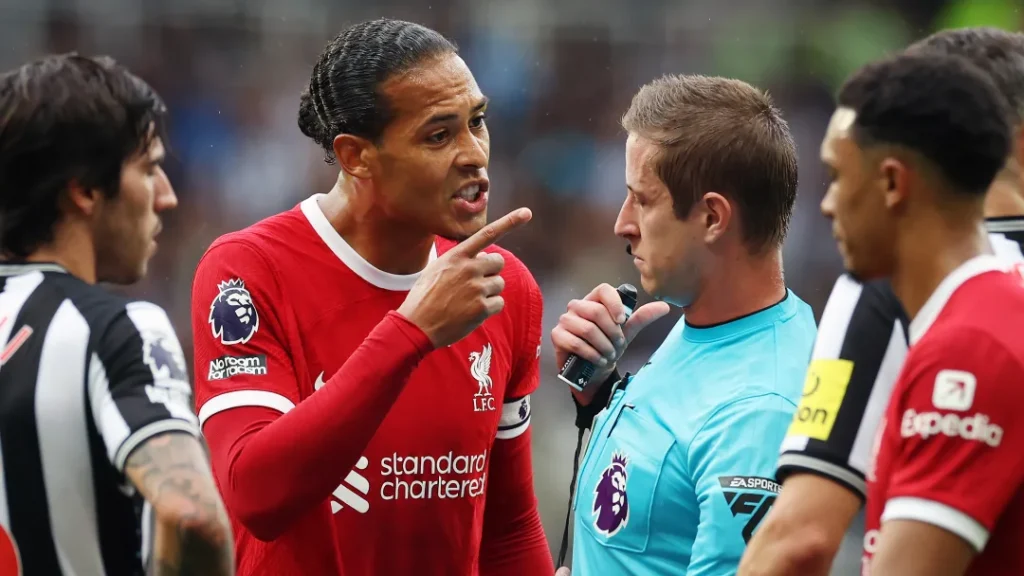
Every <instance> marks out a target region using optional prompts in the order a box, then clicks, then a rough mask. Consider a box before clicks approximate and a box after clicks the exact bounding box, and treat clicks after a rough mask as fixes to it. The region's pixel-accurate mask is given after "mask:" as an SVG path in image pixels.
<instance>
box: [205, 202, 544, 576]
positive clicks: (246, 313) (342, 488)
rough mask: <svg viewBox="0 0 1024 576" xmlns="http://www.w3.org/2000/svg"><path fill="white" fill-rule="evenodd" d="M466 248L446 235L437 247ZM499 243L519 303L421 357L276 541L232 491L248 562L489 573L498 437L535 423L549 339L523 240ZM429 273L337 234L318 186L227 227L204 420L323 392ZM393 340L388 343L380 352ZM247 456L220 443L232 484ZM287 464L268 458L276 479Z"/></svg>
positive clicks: (276, 407)
mask: <svg viewBox="0 0 1024 576" xmlns="http://www.w3.org/2000/svg"><path fill="white" fill-rule="evenodd" d="M452 246H454V243H453V242H450V241H446V240H442V239H440V238H439V239H438V240H437V241H436V243H435V247H434V251H433V253H432V255H431V259H433V258H436V257H437V255H438V254H442V253H444V251H445V250H447V249H449V248H451V247H452ZM488 251H496V252H499V253H501V254H502V255H503V256H504V258H505V268H504V270H503V272H502V276H503V277H504V278H505V281H506V288H505V291H504V292H503V296H504V298H505V302H506V304H505V309H504V310H503V311H502V312H501V313H500V314H498V315H496V316H494V317H492V318H490V319H489V320H487V321H486V322H485V323H484V324H483V325H482V326H481V327H480V328H478V329H477V330H475V331H474V332H473V333H471V334H470V335H469V336H467V337H466V338H464V339H463V340H461V341H459V342H457V343H455V344H453V345H451V346H448V347H446V348H441V349H437V350H433V351H430V352H429V353H427V354H425V355H424V356H423V358H422V360H420V361H419V364H418V365H417V366H416V367H415V369H414V370H413V371H412V373H411V376H410V377H409V379H408V383H407V384H406V385H405V387H404V389H403V390H402V391H401V393H400V395H399V396H398V399H397V401H396V402H395V403H394V404H393V406H392V407H391V408H390V410H389V411H388V412H387V415H386V417H385V418H384V420H383V422H382V423H381V424H380V427H379V428H378V429H377V430H376V432H375V433H373V432H371V434H372V439H371V440H370V442H369V444H368V445H367V446H366V448H365V451H363V452H362V457H361V458H359V459H358V462H357V464H356V466H355V468H354V469H352V470H351V472H349V473H348V475H347V476H346V477H344V478H341V477H339V478H336V479H331V484H330V486H334V485H336V486H337V488H336V489H334V491H333V495H332V496H331V497H330V498H324V499H323V500H322V502H320V504H319V505H315V506H313V508H314V509H313V510H311V511H310V512H309V513H307V514H304V515H302V517H301V518H299V519H298V520H296V521H295V522H294V523H293V524H290V525H289V526H286V527H283V528H282V530H281V534H280V535H279V536H277V537H275V538H273V540H272V541H270V542H263V541H261V540H259V539H258V538H257V537H256V536H254V535H253V534H252V533H250V532H249V531H248V530H246V527H245V526H244V525H243V524H242V523H241V522H239V521H238V517H237V515H236V514H235V513H234V511H233V510H232V505H231V501H230V499H227V498H226V501H227V502H228V508H229V512H232V519H233V523H234V530H235V535H236V548H237V552H236V554H237V559H238V565H239V574H254V575H255V574H271V573H272V574H275V576H277V575H281V576H287V575H290V574H302V575H304V576H316V575H320V574H339V573H340V574H347V575H349V576H351V575H363V574H366V575H369V574H413V573H415V574H460V575H462V574H465V575H469V574H475V573H476V571H477V562H478V556H479V552H480V543H481V533H482V527H483V519H484V501H485V500H484V495H485V493H486V492H487V489H488V485H489V480H488V470H489V467H490V464H491V458H490V456H491V453H492V450H493V448H494V447H495V442H496V440H497V442H502V441H503V440H510V439H513V438H517V437H519V436H520V435H521V434H523V433H524V432H525V431H526V430H527V429H528V426H529V423H530V398H529V394H530V393H531V392H533V390H534V388H535V387H536V385H537V382H538V379H539V375H538V357H539V352H540V338H541V334H540V332H541V330H540V323H541V307H542V300H541V294H540V290H539V288H538V286H537V284H536V281H535V280H534V279H533V277H532V276H531V274H530V273H529V271H528V270H527V269H526V268H525V266H523V264H522V263H521V262H520V261H519V260H518V259H517V258H515V257H514V256H513V255H512V254H510V253H509V252H507V251H504V250H502V249H500V248H496V247H495V248H489V249H488ZM418 276H419V275H418V274H414V275H394V274H389V273H386V272H383V271H381V270H378V269H376V268H374V267H373V266H372V265H370V264H369V263H368V262H367V261H366V260H364V259H363V258H362V257H360V256H359V255H358V254H357V253H356V252H355V251H354V250H353V249H352V248H351V247H350V246H349V245H348V244H347V243H346V242H345V241H344V240H343V239H342V238H341V237H340V236H339V235H338V234H337V232H336V231H335V230H334V228H333V227H332V226H331V224H330V223H329V222H328V220H327V218H326V217H325V216H324V214H323V213H322V211H321V210H320V208H319V205H318V203H317V196H314V197H312V198H310V199H308V200H306V201H304V202H302V203H301V204H300V205H299V206H297V207H296V208H294V209H292V210H290V211H288V212H284V213H282V214H279V215H277V216H273V217H271V218H269V219H266V220H263V221H261V222H259V223H257V224H255V225H253V226H251V227H249V228H247V229H245V230H242V231H240V232H236V233H232V234H228V235H226V236H224V237H222V238H220V239H218V240H217V241H216V242H215V243H214V244H213V245H212V246H211V247H210V249H209V250H208V252H207V253H206V255H205V256H204V257H203V260H202V261H201V263H200V265H199V268H198V270H197V273H196V278H195V283H194V288H193V311H192V314H193V330H194V341H195V369H196V404H197V410H198V412H199V419H200V423H201V425H202V426H203V429H204V433H206V434H207V435H208V436H209V435H210V428H211V426H210V422H211V419H213V421H216V420H217V419H218V418H225V417H226V416H228V415H230V414H231V413H232V411H233V410H234V409H237V408H240V407H260V408H261V409H263V410H266V411H267V412H266V414H267V419H268V420H269V419H273V418H275V417H278V416H280V415H281V414H284V413H287V412H289V411H291V410H294V409H295V407H296V406H298V405H299V404H300V403H308V402H314V403H315V402H317V401H318V394H317V393H318V390H320V389H321V387H323V386H324V385H325V382H327V386H331V385H332V384H333V381H331V382H328V380H329V379H330V377H331V376H332V375H333V374H334V373H335V372H336V371H337V370H338V369H339V367H341V366H342V365H343V364H344V363H345V361H346V360H347V359H348V358H349V357H350V356H351V355H352V354H353V353H354V352H355V351H356V350H357V348H359V347H360V346H361V345H364V340H366V339H367V336H368V334H370V333H371V331H373V330H374V328H375V327H376V326H378V324H380V323H382V319H385V316H386V315H389V313H391V314H392V315H394V313H393V312H392V311H394V310H396V309H397V308H398V307H399V306H400V305H401V303H402V302H403V300H404V299H405V296H406V294H407V291H408V290H409V289H410V288H411V286H412V285H413V283H414V282H415V281H416V279H417V278H418ZM389 320H393V318H391V319H389ZM422 338H425V337H422ZM402 345H403V346H408V343H402ZM387 353H388V349H387V347H386V345H385V347H384V348H381V349H380V352H379V354H387ZM370 364H375V363H370ZM364 368H365V369H368V370H373V366H366V367H364ZM324 391H325V392H326V391H327V390H324ZM281 418H283V416H281ZM210 440H211V446H212V445H213V444H214V441H213V440H214V439H213V438H211V439H210ZM217 440H218V442H220V443H223V442H224V441H225V440H224V439H217ZM230 440H231V441H234V440H233V439H230ZM289 448H290V449H292V450H295V451H302V450H303V446H302V445H294V446H290V447H289ZM215 452H216V451H215ZM233 458H234V456H233V455H232V456H231V457H228V458H224V459H223V460H224V461H218V458H217V456H216V454H215V457H214V471H215V473H216V475H217V479H218V483H220V485H221V490H222V491H225V490H226V489H228V488H230V487H229V486H225V483H226V482H227V481H228V480H227V478H228V474H227V472H226V469H228V468H230V466H232V465H233V464H234V462H233V460H232V459H233ZM276 473H277V472H276V471H275V470H274V469H273V468H269V469H267V470H266V471H265V474H266V475H267V478H268V479H270V478H273V477H274V475H275V474H276ZM527 474H528V472H527ZM527 478H529V476H527ZM268 481H269V480H268ZM530 490H532V486H531V487H530ZM324 496H326V494H324Z"/></svg>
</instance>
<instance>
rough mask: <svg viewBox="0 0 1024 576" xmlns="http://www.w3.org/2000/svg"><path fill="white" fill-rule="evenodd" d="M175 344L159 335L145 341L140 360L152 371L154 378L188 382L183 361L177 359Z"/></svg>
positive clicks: (177, 352)
mask: <svg viewBox="0 0 1024 576" xmlns="http://www.w3.org/2000/svg"><path fill="white" fill-rule="evenodd" d="M176 344H177V343H176V342H173V343H171V342H170V341H169V340H168V339H167V338H165V337H164V336H161V335H157V336H155V337H153V338H146V339H145V343H144V346H145V347H144V348H143V355H142V358H143V360H145V362H146V364H147V365H148V366H149V368H150V370H152V371H153V375H154V376H156V377H166V378H170V379H172V380H181V381H187V380H188V376H187V375H186V374H185V361H184V359H182V358H179V354H180V352H179V349H178V348H177V346H176Z"/></svg>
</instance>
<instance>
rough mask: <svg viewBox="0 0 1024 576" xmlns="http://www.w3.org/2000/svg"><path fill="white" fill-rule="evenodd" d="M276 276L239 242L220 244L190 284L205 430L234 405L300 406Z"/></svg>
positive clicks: (199, 402)
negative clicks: (216, 415) (212, 418)
mask: <svg viewBox="0 0 1024 576" xmlns="http://www.w3.org/2000/svg"><path fill="white" fill-rule="evenodd" d="M275 278H276V274H274V270H273V268H272V267H271V265H270V263H269V262H267V261H266V259H265V258H264V257H263V255H261V254H260V253H259V252H257V251H256V250H255V249H254V248H252V247H250V246H249V245H247V244H245V243H243V242H240V241H228V242H223V243H219V244H216V245H214V246H213V247H212V248H211V249H210V250H209V251H208V252H207V253H206V254H205V255H204V256H203V258H202V260H200V262H199V266H198V268H197V269H196V275H195V279H194V281H193V284H192V334H193V340H194V347H195V373H196V384H195V388H196V409H197V411H198V412H199V422H200V426H204V425H205V424H206V421H207V420H209V419H210V417H212V416H214V415H215V414H219V413H221V412H224V411H226V410H230V409H232V408H239V407H242V406H260V407H263V408H270V409H272V410H274V411H276V412H279V413H282V414H283V413H285V412H287V411H289V410H291V409H292V408H294V407H295V405H296V404H298V402H299V392H298V385H297V384H296V376H295V373H294V370H293V369H292V363H291V360H290V358H289V356H288V353H287V352H286V347H285V346H284V342H285V341H286V332H285V330H284V328H283V326H284V323H285V320H284V318H282V316H281V314H283V313H284V307H283V306H281V305H280V303H281V302H282V297H281V294H280V291H279V289H278V286H277V283H276V279H275Z"/></svg>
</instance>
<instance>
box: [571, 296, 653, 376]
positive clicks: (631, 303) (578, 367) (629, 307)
mask: <svg viewBox="0 0 1024 576" xmlns="http://www.w3.org/2000/svg"><path fill="white" fill-rule="evenodd" d="M615 292H616V293H618V295H619V300H621V301H622V305H623V306H625V307H626V320H629V317H630V315H632V314H633V309H634V308H636V288H635V287H633V285H632V284H623V285H621V286H619V287H618V288H617V289H616V290H615ZM594 370H595V366H594V365H593V364H591V363H590V362H588V361H586V360H584V359H583V358H580V357H579V356H577V355H575V354H569V357H568V358H566V360H565V364H563V365H562V369H561V370H560V371H559V372H558V378H559V379H560V380H561V381H562V382H565V383H566V384H568V385H569V386H571V387H572V388H573V389H575V390H578V391H580V392H582V391H583V389H584V388H586V387H587V385H588V384H590V379H591V378H592V377H593V376H594Z"/></svg>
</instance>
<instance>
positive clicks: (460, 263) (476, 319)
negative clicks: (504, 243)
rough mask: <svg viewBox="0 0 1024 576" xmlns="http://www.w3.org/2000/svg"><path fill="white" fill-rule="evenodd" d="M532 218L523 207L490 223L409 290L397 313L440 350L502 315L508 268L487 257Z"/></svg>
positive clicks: (437, 262) (431, 267)
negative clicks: (491, 248)
mask: <svg viewBox="0 0 1024 576" xmlns="http://www.w3.org/2000/svg"><path fill="white" fill-rule="evenodd" d="M531 218H533V213H532V212H530V210H529V209H528V208H519V209H517V210H513V211H512V212H509V213H508V214H506V215H505V216H502V217H501V218H499V219H498V220H495V221H494V222H491V223H490V224H488V225H486V226H484V227H483V228H481V229H480V230H478V231H477V233H476V234H474V235H472V236H470V237H469V238H468V239H467V240H465V241H464V242H462V243H461V244H459V245H458V246H456V247H454V248H452V249H451V250H449V251H448V252H445V253H444V254H443V255H442V256H440V257H439V258H438V259H437V260H434V261H433V262H431V263H430V264H429V265H428V266H427V267H426V268H425V269H424V270H423V273H422V275H421V276H420V278H419V280H417V281H416V284H414V285H413V287H412V289H411V290H410V291H409V294H408V296H406V297H405V301H404V302H403V303H402V305H401V306H400V307H399V308H398V313H399V314H401V315H403V316H405V317H406V318H408V319H409V321H410V322H412V323H413V324H415V325H417V326H419V328H420V329H421V330H423V332H424V333H425V334H426V335H427V337H429V338H430V341H431V342H433V343H434V346H436V347H442V346H448V345H450V344H454V343H455V342H458V341H459V340H461V339H462V338H464V337H466V335H468V334H469V333H470V332H472V331H473V330H475V329H476V328H477V327H478V326H480V324H483V322H484V320H487V319H488V318H490V317H491V316H494V315H495V314H497V313H499V312H501V311H502V309H503V308H504V307H505V300H504V298H502V297H501V291H502V290H503V289H504V288H505V279H504V278H502V277H501V276H500V275H499V274H500V273H501V270H502V269H503V268H504V267H505V259H504V258H502V256H501V255H500V254H488V253H485V252H483V250H484V249H485V248H487V247H488V246H490V245H492V244H494V243H495V242H497V241H498V240H499V239H501V237H502V236H504V235H505V234H508V233H509V232H511V231H512V230H515V229H516V228H518V227H520V226H522V225H523V224H526V223H527V222H529V221H530V219H531Z"/></svg>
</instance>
